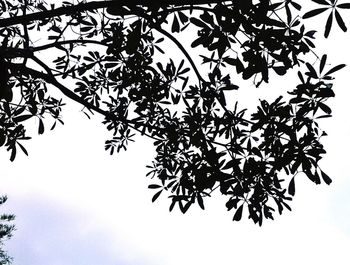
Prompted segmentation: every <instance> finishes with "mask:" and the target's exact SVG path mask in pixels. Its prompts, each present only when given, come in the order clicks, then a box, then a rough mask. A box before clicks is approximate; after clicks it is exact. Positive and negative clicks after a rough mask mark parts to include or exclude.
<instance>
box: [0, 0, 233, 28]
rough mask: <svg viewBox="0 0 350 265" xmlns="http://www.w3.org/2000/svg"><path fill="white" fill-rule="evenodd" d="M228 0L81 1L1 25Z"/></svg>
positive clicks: (17, 18)
mask: <svg viewBox="0 0 350 265" xmlns="http://www.w3.org/2000/svg"><path fill="white" fill-rule="evenodd" d="M221 2H226V1H218V0H162V1H159V2H158V1H154V0H109V1H93V2H89V3H81V4H78V5H72V6H64V7H59V8H56V9H52V10H47V11H41V12H35V13H32V14H27V15H23V16H15V17H10V18H5V19H1V20H0V27H8V26H12V25H17V24H28V23H30V22H32V21H36V20H45V19H50V18H53V17H59V16H64V15H67V16H69V15H72V14H74V13H77V12H84V11H93V10H96V9H100V8H107V7H110V8H113V9H114V8H121V7H123V6H127V7H129V8H131V13H132V7H135V6H144V7H157V6H161V5H162V6H164V5H173V6H183V5H189V8H190V6H192V5H205V4H217V3H221Z"/></svg>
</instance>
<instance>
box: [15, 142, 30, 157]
mask: <svg viewBox="0 0 350 265" xmlns="http://www.w3.org/2000/svg"><path fill="white" fill-rule="evenodd" d="M17 144H18V146H19V147H20V148H21V150H22V151H23V153H25V154H26V156H28V151H27V149H25V148H24V146H23V145H22V144H21V143H19V142H17Z"/></svg>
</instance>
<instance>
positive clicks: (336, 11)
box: [335, 9, 348, 32]
mask: <svg viewBox="0 0 350 265" xmlns="http://www.w3.org/2000/svg"><path fill="white" fill-rule="evenodd" d="M335 18H336V20H337V22H338V25H339V27H340V28H341V29H342V30H343V31H344V32H346V31H347V30H348V29H347V27H346V25H345V23H344V20H343V19H342V17H341V16H340V14H339V12H338V10H336V9H335Z"/></svg>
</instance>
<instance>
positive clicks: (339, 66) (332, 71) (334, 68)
mask: <svg viewBox="0 0 350 265" xmlns="http://www.w3.org/2000/svg"><path fill="white" fill-rule="evenodd" d="M345 66H346V65H345V64H339V65H337V66H335V67H333V68H332V69H331V70H329V71H328V72H327V73H326V74H325V75H330V74H333V73H334V72H336V71H339V70H340V69H342V68H344V67H345Z"/></svg>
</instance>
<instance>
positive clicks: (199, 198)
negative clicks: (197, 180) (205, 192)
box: [197, 193, 204, 210]
mask: <svg viewBox="0 0 350 265" xmlns="http://www.w3.org/2000/svg"><path fill="white" fill-rule="evenodd" d="M197 201H198V204H199V206H200V207H201V208H202V209H203V210H204V203H203V198H202V196H201V195H200V194H199V193H198V194H197Z"/></svg>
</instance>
